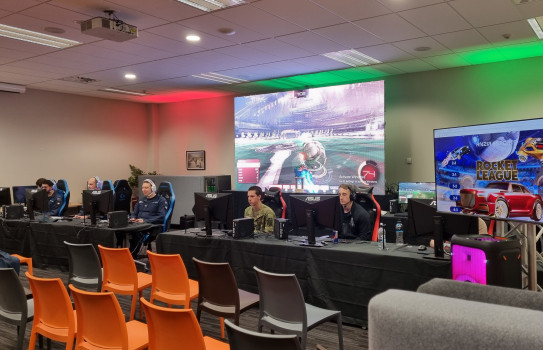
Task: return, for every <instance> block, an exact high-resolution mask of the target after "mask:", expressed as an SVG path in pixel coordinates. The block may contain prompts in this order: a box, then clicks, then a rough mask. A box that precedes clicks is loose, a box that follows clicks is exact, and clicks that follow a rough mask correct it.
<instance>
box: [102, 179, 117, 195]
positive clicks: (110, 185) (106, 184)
mask: <svg viewBox="0 0 543 350" xmlns="http://www.w3.org/2000/svg"><path fill="white" fill-rule="evenodd" d="M102 190H104V191H105V190H110V191H113V195H115V187H114V186H113V182H112V181H111V180H104V182H102Z"/></svg>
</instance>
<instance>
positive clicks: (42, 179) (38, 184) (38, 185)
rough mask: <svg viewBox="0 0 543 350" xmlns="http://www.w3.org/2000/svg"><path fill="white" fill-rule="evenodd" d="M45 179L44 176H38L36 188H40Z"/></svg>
mask: <svg viewBox="0 0 543 350" xmlns="http://www.w3.org/2000/svg"><path fill="white" fill-rule="evenodd" d="M45 180H47V179H46V178H44V177H40V178H39V179H37V180H36V187H37V188H38V189H40V188H41V185H43V183H44V182H45Z"/></svg>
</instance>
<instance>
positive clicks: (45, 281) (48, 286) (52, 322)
mask: <svg viewBox="0 0 543 350" xmlns="http://www.w3.org/2000/svg"><path fill="white" fill-rule="evenodd" d="M25 275H26V277H27V278H28V281H29V282H30V289H31V290H32V294H33V296H34V322H33V323H32V331H31V332H30V341H29V344H28V349H34V348H35V347H36V336H37V335H38V334H41V335H43V336H44V337H46V338H49V339H52V340H56V341H61V342H64V343H66V350H71V349H72V348H73V345H74V339H75V335H76V333H77V326H76V321H75V311H74V309H73V307H72V301H71V300H70V296H69V295H68V291H67V290H66V287H64V284H63V283H62V281H61V280H60V278H38V277H34V276H32V275H31V274H30V273H29V272H28V271H27V272H26V273H25Z"/></svg>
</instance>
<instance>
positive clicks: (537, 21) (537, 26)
mask: <svg viewBox="0 0 543 350" xmlns="http://www.w3.org/2000/svg"><path fill="white" fill-rule="evenodd" d="M527 21H528V23H529V24H530V27H532V30H533V31H534V33H535V35H537V37H538V38H539V39H543V30H542V29H541V23H542V22H543V17H536V18H528V19H527Z"/></svg>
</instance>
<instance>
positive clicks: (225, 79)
mask: <svg viewBox="0 0 543 350" xmlns="http://www.w3.org/2000/svg"><path fill="white" fill-rule="evenodd" d="M193 77H196V78H201V79H207V80H212V81H216V82H219V83H223V84H238V83H246V82H247V81H248V80H244V79H239V78H234V77H229V76H227V75H222V74H219V73H213V72H209V73H202V74H195V75H193Z"/></svg>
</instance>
